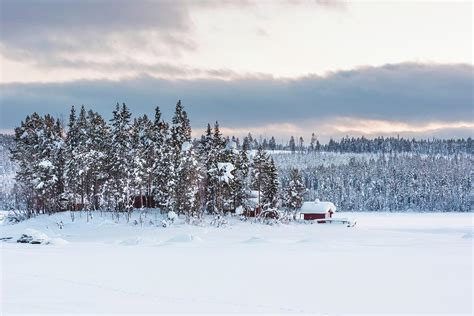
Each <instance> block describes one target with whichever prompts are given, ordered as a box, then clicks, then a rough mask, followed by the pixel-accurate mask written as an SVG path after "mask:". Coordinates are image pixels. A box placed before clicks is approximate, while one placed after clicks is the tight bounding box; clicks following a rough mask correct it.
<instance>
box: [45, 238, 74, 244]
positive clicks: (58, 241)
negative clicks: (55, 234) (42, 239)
mask: <svg viewBox="0 0 474 316" xmlns="http://www.w3.org/2000/svg"><path fill="white" fill-rule="evenodd" d="M48 244H49V245H55V246H64V245H67V244H69V242H68V241H67V240H64V239H62V238H51V239H50V240H49V241H48Z"/></svg>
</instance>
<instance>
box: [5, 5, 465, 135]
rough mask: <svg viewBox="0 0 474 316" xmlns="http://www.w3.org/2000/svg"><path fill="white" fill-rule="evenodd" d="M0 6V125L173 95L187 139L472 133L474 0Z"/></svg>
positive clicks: (170, 104)
mask: <svg viewBox="0 0 474 316" xmlns="http://www.w3.org/2000/svg"><path fill="white" fill-rule="evenodd" d="M0 3H1V7H0V14H1V19H0V66H1V78H0V89H1V90H0V102H1V103H0V106H1V108H0V132H11V131H12V129H13V128H14V127H15V126H17V125H18V124H19V122H20V121H21V120H22V119H23V118H24V117H25V116H26V115H28V114H30V113H32V112H34V111H36V112H39V113H41V114H45V113H51V114H55V115H58V116H60V117H67V113H68V112H69V109H70V107H71V105H81V104H84V105H86V106H87V107H89V108H92V109H94V110H96V111H98V112H100V113H101V114H103V115H104V116H106V117H107V118H109V117H110V114H111V112H112V110H113V108H114V106H115V104H116V103H117V102H120V103H122V102H125V103H126V104H127V105H128V106H129V107H130V108H131V109H132V110H133V112H134V114H135V115H141V114H144V113H147V114H152V112H153V109H154V108H155V107H156V106H160V108H161V109H162V111H163V113H164V115H165V118H167V119H170V118H171V116H172V113H173V108H174V105H175V104H176V102H177V100H178V99H181V100H182V102H183V105H184V106H185V108H186V110H187V111H188V113H189V116H190V119H191V123H192V126H193V129H194V135H196V136H197V135H199V134H201V133H202V132H203V130H204V128H205V126H206V125H207V123H208V122H211V123H212V122H214V121H216V120H218V121H219V123H220V125H221V127H222V128H223V131H224V132H225V133H226V134H227V135H237V136H241V135H245V134H247V133H248V132H252V134H253V135H254V136H264V137H267V136H271V135H274V136H276V137H277V138H278V139H281V140H286V139H288V138H289V136H291V135H294V136H303V137H305V138H308V139H309V137H310V135H311V133H313V132H314V133H316V135H318V137H319V138H320V140H321V141H323V142H324V141H327V140H328V139H329V138H330V137H334V138H338V137H342V136H345V135H350V136H360V135H365V136H369V137H376V136H380V135H384V136H390V135H392V136H396V135H401V136H406V137H420V138H428V137H430V138H431V137H468V136H472V131H473V128H474V121H473V117H474V116H473V114H474V105H473V90H474V81H473V79H474V76H473V74H474V73H473V70H474V69H473V61H472V35H473V34H472V14H473V4H472V2H454V1H445V2H439V1H438V2H433V1H314V0H313V1H309V0H308V1H298V0H287V1H284V0H277V1H252V0H240V1H239V0H234V1H211V0H204V1H180V0H178V1H140V0H139V1H132V0H83V1H72V0H62V1H60V0H21V1H18V0H0Z"/></svg>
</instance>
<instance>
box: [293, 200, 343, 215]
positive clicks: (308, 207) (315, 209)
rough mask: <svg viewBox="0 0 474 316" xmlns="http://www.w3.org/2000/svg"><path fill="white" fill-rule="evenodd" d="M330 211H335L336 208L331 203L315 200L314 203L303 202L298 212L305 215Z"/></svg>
mask: <svg viewBox="0 0 474 316" xmlns="http://www.w3.org/2000/svg"><path fill="white" fill-rule="evenodd" d="M330 210H331V211H333V212H335V211H336V206H335V205H334V204H333V203H332V202H325V201H319V200H316V201H314V202H304V203H303V206H302V207H301V210H300V212H301V213H305V214H324V213H327V212H329V211H330Z"/></svg>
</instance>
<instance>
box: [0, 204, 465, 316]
mask: <svg viewBox="0 0 474 316" xmlns="http://www.w3.org/2000/svg"><path fill="white" fill-rule="evenodd" d="M138 215H139V214H137V213H135V214H133V217H132V219H131V221H130V223H127V222H126V220H125V218H122V219H121V220H120V221H119V222H117V221H116V220H112V218H111V215H110V214H103V215H102V216H101V215H100V214H96V215H95V216H94V218H93V219H92V220H89V222H87V220H86V216H85V215H84V214H82V216H80V214H77V215H76V220H75V222H71V218H70V215H69V214H68V213H64V214H55V215H52V216H39V217H36V218H33V219H31V220H28V221H26V222H21V223H19V224H16V225H6V224H3V225H2V226H1V227H0V237H8V236H12V237H17V236H20V235H21V234H22V233H25V232H30V233H31V230H28V231H27V229H33V230H34V231H36V232H37V233H38V234H39V235H41V234H45V235H46V236H48V237H49V238H50V240H51V239H53V238H61V239H62V240H65V241H67V244H64V245H61V246H57V245H55V244H54V243H53V244H50V245H45V246H43V245H30V244H17V243H16V242H15V241H6V242H5V241H2V242H1V244H0V245H1V259H2V260H1V271H2V291H1V297H0V301H1V302H2V304H1V305H2V306H1V308H2V313H3V314H5V315H7V314H12V313H34V314H38V313H42V314H53V313H54V314H58V313H59V314H72V313H87V314H92V313H94V314H104V313H109V314H110V313H111V314H117V313H129V314H138V313H152V314H156V313H166V312H168V313H171V312H173V313H176V312H184V313H198V312H202V313H213V312H217V313H222V312H240V313H252V312H266V313H270V314H276V313H299V312H305V313H311V314H324V313H326V314H329V315H332V314H342V313H358V314H369V313H370V314H373V315H375V314H381V313H385V314H406V313H410V314H421V313H430V314H436V313H444V314H448V315H453V314H459V313H463V314H466V315H470V314H471V313H472V294H473V293H472V291H473V284H472V277H473V272H472V267H473V265H472V264H473V259H472V250H473V248H472V247H473V244H472V229H473V214H472V213H469V214H460V213H421V214H419V213H343V212H341V213H340V216H343V217H347V218H349V219H353V218H356V219H357V223H358V224H357V226H355V227H354V228H347V227H345V226H342V225H326V224H305V223H291V224H280V225H274V226H268V225H263V224H257V223H254V222H253V221H252V220H249V221H246V222H241V221H240V220H239V219H238V218H237V217H235V218H227V217H226V220H228V222H229V225H227V226H225V227H221V228H216V227H211V226H209V224H208V223H209V222H210V221H211V220H212V217H211V218H205V225H203V226H193V225H187V224H184V223H181V222H179V223H175V224H173V225H171V226H170V227H167V228H162V227H161V226H153V225H145V224H144V225H143V226H141V225H133V220H134V219H135V217H137V216H138ZM143 216H145V217H146V216H147V217H148V218H149V219H153V222H154V223H160V221H161V220H163V219H165V218H166V216H167V215H166V214H164V215H161V214H159V213H154V212H148V213H147V214H146V215H143V214H142V217H143ZM148 218H147V219H148ZM60 221H62V222H63V223H64V227H63V229H59V227H58V225H57V222H60ZM144 222H145V223H148V222H149V221H148V220H145V221H144ZM198 236H199V237H198ZM463 236H468V237H464V238H463ZM196 241H199V242H196Z"/></svg>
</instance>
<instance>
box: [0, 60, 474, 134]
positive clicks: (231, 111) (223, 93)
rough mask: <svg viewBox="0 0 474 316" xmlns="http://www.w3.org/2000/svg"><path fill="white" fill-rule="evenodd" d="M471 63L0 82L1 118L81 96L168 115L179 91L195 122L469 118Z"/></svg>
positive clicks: (9, 121) (6, 122)
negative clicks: (320, 72) (299, 74)
mask: <svg viewBox="0 0 474 316" xmlns="http://www.w3.org/2000/svg"><path fill="white" fill-rule="evenodd" d="M473 78H474V77H473V66H471V65H464V64H460V65H423V64H413V63H406V64H395V65H386V66H382V67H366V68H361V69H357V70H353V71H341V72H335V73H332V74H329V75H328V76H325V77H319V76H308V77H304V78H300V79H295V80H278V79H272V78H271V77H264V76H255V77H247V78H240V79H235V80H209V79H207V80H206V79H197V80H169V81H168V80H163V79H156V78H152V77H148V76H143V77H139V78H134V79H129V80H123V81H118V82H113V81H76V82H68V83H54V84H37V83H35V84H4V85H1V86H0V87H1V91H0V92H1V107H2V109H1V126H0V128H3V129H7V128H12V127H14V126H16V125H17V124H18V122H19V121H20V120H21V119H23V118H24V116H25V115H26V114H29V113H31V112H33V111H39V112H41V113H45V112H49V113H53V114H62V115H64V116H66V115H67V112H68V110H69V107H70V106H71V105H73V104H76V105H80V104H86V105H88V106H91V107H93V108H94V109H96V110H98V111H99V112H101V113H103V114H105V115H106V116H108V115H110V113H111V111H112V109H113V106H114V104H115V103H116V102H126V103H127V104H128V105H130V107H131V108H132V109H133V111H134V113H136V114H141V113H151V112H152V109H153V108H154V106H156V105H159V106H160V107H162V109H163V111H164V113H165V115H166V116H167V117H168V118H169V117H171V114H172V111H173V107H174V104H175V103H176V100H178V99H182V100H183V104H184V105H185V107H186V108H187V110H188V112H189V115H190V118H191V120H192V123H193V127H195V128H198V129H199V128H202V126H204V125H205V124H206V123H207V122H213V121H215V120H219V121H220V122H221V124H222V125H223V126H226V127H252V126H263V125H265V124H269V123H285V122H289V123H294V124H300V123H301V124H302V123H304V122H305V121H308V120H314V121H317V120H324V119H330V118H334V117H355V118H365V119H383V120H399V121H404V122H410V123H416V122H427V121H436V120H440V121H472V118H473V88H474V85H473Z"/></svg>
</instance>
